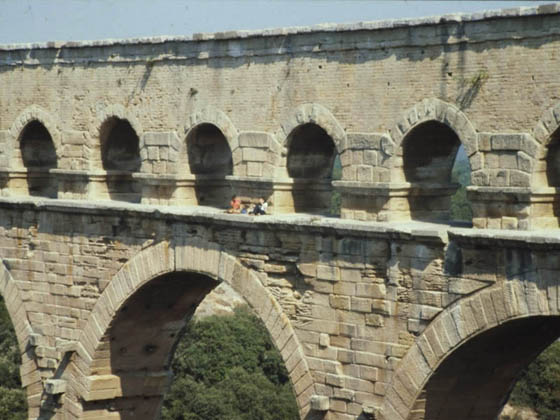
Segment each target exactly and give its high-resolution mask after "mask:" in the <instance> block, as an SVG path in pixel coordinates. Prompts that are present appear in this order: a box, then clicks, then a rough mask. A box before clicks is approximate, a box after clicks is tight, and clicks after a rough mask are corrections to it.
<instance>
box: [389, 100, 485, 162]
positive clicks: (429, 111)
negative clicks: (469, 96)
mask: <svg viewBox="0 0 560 420" xmlns="http://www.w3.org/2000/svg"><path fill="white" fill-rule="evenodd" d="M428 121H438V122H440V123H442V124H445V125H446V126H448V127H449V128H450V129H452V130H453V131H454V132H455V133H456V134H457V137H459V140H460V141H461V143H462V144H463V146H464V148H465V151H466V152H467V156H468V157H469V159H472V156H473V155H474V154H475V153H476V152H477V151H478V134H477V132H476V130H475V128H474V126H473V125H472V124H471V122H470V121H469V119H468V118H467V116H466V115H465V114H464V113H463V112H462V111H461V110H460V109H458V108H457V107H455V106H453V105H451V104H449V103H447V102H444V101H442V100H440V99H437V98H430V99H424V100H423V101H422V102H419V103H417V104H416V105H414V106H413V107H411V108H409V109H408V110H407V111H405V113H404V114H403V116H402V117H401V118H400V119H399V120H398V121H397V122H396V124H395V125H394V126H393V127H392V128H391V129H389V134H390V136H391V139H392V141H393V147H386V149H387V151H385V150H384V152H385V153H387V154H389V155H390V154H391V153H390V152H391V149H394V150H396V151H397V155H399V156H400V155H402V146H403V144H402V143H403V140H404V138H405V137H406V135H407V134H409V133H410V131H411V130H412V129H414V128H415V127H417V126H418V125H420V124H422V123H426V122H428ZM472 163H473V162H471V165H472Z"/></svg>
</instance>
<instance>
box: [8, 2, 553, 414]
mask: <svg viewBox="0 0 560 420" xmlns="http://www.w3.org/2000/svg"><path fill="white" fill-rule="evenodd" d="M559 12H560V8H559V7H558V6H556V5H551V6H542V7H538V8H528V9H512V10H505V11H500V12H488V13H484V14H480V15H468V16H465V15H463V16H454V15H453V16H443V17H438V18H428V19H422V20H407V21H390V22H378V23H363V24H357V25H338V26H329V25H325V26H318V27H314V28H310V29H309V28H299V29H283V30H270V31H262V32H232V33H219V34H213V35H205V34H201V35H195V36H193V37H192V38H184V39H182V38H169V39H165V38H161V39H159V38H158V39H140V40H128V41H101V42H86V43H70V42H69V43H48V44H41V45H15V46H3V47H0V85H1V86H2V89H1V90H0V142H1V143H2V147H1V148H0V167H1V174H0V188H1V195H2V197H1V198H0V257H1V258H2V261H3V263H2V264H1V265H0V271H1V276H0V292H1V294H2V296H3V297H4V299H5V301H6V304H7V308H8V311H9V314H10V316H11V319H12V321H13V324H14V326H15V330H16V334H17V338H18V342H19V346H20V349H21V353H22V366H21V377H22V383H23V386H24V387H25V389H26V392H27V396H28V403H29V418H30V419H37V418H41V419H67V420H70V419H154V418H156V417H157V416H158V411H159V407H160V404H161V399H162V395H163V394H164V392H165V389H166V386H167V385H168V383H169V380H170V375H171V374H170V372H169V360H170V358H171V357H172V350H173V348H174V344H175V342H176V340H177V337H178V336H179V335H180V331H181V328H182V326H183V325H184V322H185V321H184V320H185V319H186V318H188V316H189V315H190V314H192V312H193V311H194V309H195V308H196V306H197V305H198V303H199V302H200V301H201V300H202V299H203V298H204V297H205V295H206V294H207V293H209V292H210V291H211V290H212V289H213V288H214V287H215V286H216V285H217V284H218V283H221V282H225V283H228V284H229V285H230V286H231V287H232V288H233V289H234V290H236V291H237V292H238V293H239V294H240V295H241V296H243V298H244V299H245V300H246V301H247V302H248V304H249V305H250V306H251V307H252V308H253V309H254V311H255V312H256V314H257V315H258V316H259V317H260V318H261V319H262V320H263V322H264V323H265V325H266V326H267V328H268V330H269V332H270V334H271V337H272V339H273V341H274V343H275V345H276V346H277V347H278V349H279V350H280V352H281V354H282V357H283V359H284V361H285V363H286V367H287V369H288V371H289V374H290V378H291V382H292V385H293V388H294V392H295V394H296V397H297V402H298V405H299V409H300V414H301V418H307V419H312V418H327V419H354V418H375V419H386V420H400V419H402V420H404V419H410V420H412V419H422V418H426V419H442V420H443V419H449V418H454V419H492V418H495V416H496V415H497V413H498V412H499V410H500V407H501V405H502V404H503V402H504V401H505V399H506V398H507V395H508V393H509V391H510V389H511V387H512V384H513V383H514V382H515V380H516V377H517V375H518V374H519V371H520V369H521V368H522V367H523V366H524V365H525V364H526V363H528V362H529V361H530V360H532V358H534V357H535V355H536V354H538V353H539V352H540V351H541V350H542V349H543V348H545V347H546V346H547V345H548V344H550V343H551V342H552V341H553V340H555V339H556V338H557V337H558V336H559V335H560V322H559V316H560V312H559V305H560V302H559V300H560V292H559V287H558V286H559V284H560V280H559V278H558V275H559V273H560V235H559V233H560V230H559V217H560V214H559V212H560V210H558V209H559V203H560V196H559V193H558V189H557V188H558V186H559V184H560V140H559V137H560V128H559V127H560V75H559V73H558V70H557V69H558V68H559V65H560V56H559V53H558V52H559V51H560V13H559ZM460 145H463V147H464V149H465V151H466V154H467V155H468V159H469V163H470V168H471V171H472V173H471V175H472V186H471V187H469V189H468V195H469V198H470V201H471V203H472V208H473V220H472V222H473V227H472V228H470V227H457V226H454V225H452V224H450V223H448V221H447V219H448V218H449V197H450V195H451V194H452V193H453V191H454V190H455V187H456V186H454V185H452V184H451V182H450V171H451V166H452V164H453V161H454V159H455V155H456V153H457V150H458V148H459V146H460ZM337 155H338V156H339V158H340V162H341V164H342V179H341V180H338V181H332V180H331V179H330V177H331V168H332V165H333V161H334V159H335V158H336V156H337ZM333 189H334V190H336V191H338V192H339V193H340V195H341V199H342V205H341V206H342V209H341V218H332V217H323V216H321V214H323V213H324V211H325V210H327V209H328V206H329V199H330V196H331V193H332V191H333ZM232 192H236V193H238V194H239V195H241V196H242V197H244V198H245V199H247V200H249V199H254V198H256V197H259V196H266V197H268V198H270V200H271V203H272V206H271V207H272V213H273V214H272V215H270V216H266V217H259V218H252V217H249V216H244V215H228V214H224V213H223V211H220V210H218V209H217V207H220V206H223V205H225V204H226V203H227V201H228V195H229V194H231V193H232ZM186 398H188V396H186Z"/></svg>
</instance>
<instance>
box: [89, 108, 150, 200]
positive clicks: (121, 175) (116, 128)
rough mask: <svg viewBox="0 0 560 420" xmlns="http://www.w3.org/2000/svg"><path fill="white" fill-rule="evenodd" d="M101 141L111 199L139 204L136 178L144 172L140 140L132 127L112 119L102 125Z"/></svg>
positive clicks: (124, 120)
mask: <svg viewBox="0 0 560 420" xmlns="http://www.w3.org/2000/svg"><path fill="white" fill-rule="evenodd" d="M99 140H100V149H101V163H102V167H103V170H105V171H106V177H107V178H106V183H107V192H108V194H109V197H110V198H111V199H112V200H119V201H128V202H132V203H139V202H140V199H141V187H140V185H138V183H137V182H136V181H135V180H134V179H133V177H132V175H133V173H135V172H138V171H139V170H140V164H141V159H140V139H139V137H138V134H137V133H136V131H135V130H134V128H133V127H132V124H131V123H130V122H129V121H128V120H126V119H122V118H119V117H116V116H111V117H109V118H107V119H106V120H105V121H104V122H103V124H102V125H101V127H100V129H99Z"/></svg>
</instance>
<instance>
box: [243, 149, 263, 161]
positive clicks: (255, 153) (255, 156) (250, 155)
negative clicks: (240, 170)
mask: <svg viewBox="0 0 560 420" xmlns="http://www.w3.org/2000/svg"><path fill="white" fill-rule="evenodd" d="M241 150H242V151H243V158H242V159H243V161H244V162H266V161H267V160H268V154H267V151H266V150H263V149H257V148H253V147H244V148H242V149H241Z"/></svg>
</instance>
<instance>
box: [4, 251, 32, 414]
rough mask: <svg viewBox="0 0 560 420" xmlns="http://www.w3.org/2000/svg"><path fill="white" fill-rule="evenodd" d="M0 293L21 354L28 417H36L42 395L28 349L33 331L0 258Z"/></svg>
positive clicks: (22, 383) (13, 282) (22, 379)
mask: <svg viewBox="0 0 560 420" xmlns="http://www.w3.org/2000/svg"><path fill="white" fill-rule="evenodd" d="M0 295H1V296H2V297H3V298H4V302H5V304H6V309H7V311H8V315H9V316H10V320H11V321H12V325H13V327H14V330H15V334H16V339H17V343H18V347H19V351H20V353H21V355H22V364H21V366H20V377H21V385H22V387H23V388H25V389H26V392H27V405H28V409H29V413H28V415H29V418H35V417H37V415H38V413H39V407H40V403H41V397H42V394H43V392H42V378H41V374H40V372H39V369H38V367H37V360H36V358H35V357H34V355H33V353H32V352H30V351H28V350H29V348H28V345H29V341H30V336H31V334H32V333H33V330H32V328H31V324H30V323H29V319H28V317H27V314H28V311H27V309H26V305H25V303H24V301H23V298H22V296H21V292H20V290H19V288H18V286H17V284H16V282H15V281H14V279H13V277H12V275H11V274H10V271H9V270H8V268H6V266H5V264H4V262H3V261H1V260H0Z"/></svg>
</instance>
